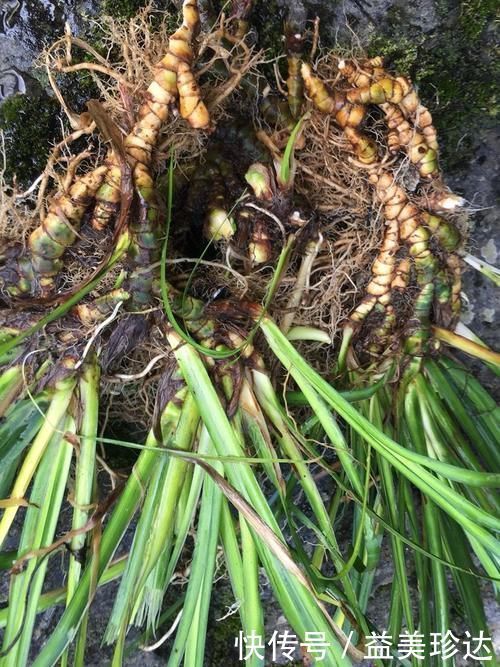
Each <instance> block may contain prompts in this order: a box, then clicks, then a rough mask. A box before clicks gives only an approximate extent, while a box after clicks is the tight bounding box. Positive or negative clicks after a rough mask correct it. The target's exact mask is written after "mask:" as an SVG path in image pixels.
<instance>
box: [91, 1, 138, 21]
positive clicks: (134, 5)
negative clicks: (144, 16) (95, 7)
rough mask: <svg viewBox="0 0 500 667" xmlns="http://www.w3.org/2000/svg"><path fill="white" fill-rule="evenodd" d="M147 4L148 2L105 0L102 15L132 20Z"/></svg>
mask: <svg viewBox="0 0 500 667" xmlns="http://www.w3.org/2000/svg"><path fill="white" fill-rule="evenodd" d="M146 4H147V0H104V2H103V3H102V13H103V14H109V16H116V17H117V18H118V17H123V18H131V17H132V16H134V14H137V12H138V11H139V9H141V8H142V7H144V6H145V5H146Z"/></svg>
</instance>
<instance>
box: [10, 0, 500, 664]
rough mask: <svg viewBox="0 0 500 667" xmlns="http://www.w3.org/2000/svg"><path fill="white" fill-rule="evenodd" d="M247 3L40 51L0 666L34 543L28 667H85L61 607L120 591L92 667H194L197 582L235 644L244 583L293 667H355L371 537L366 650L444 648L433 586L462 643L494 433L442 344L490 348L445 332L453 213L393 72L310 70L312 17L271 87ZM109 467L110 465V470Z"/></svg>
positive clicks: (473, 389)
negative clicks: (47, 619) (267, 610)
mask: <svg viewBox="0 0 500 667" xmlns="http://www.w3.org/2000/svg"><path fill="white" fill-rule="evenodd" d="M251 10H252V3H251V2H242V1H240V0H236V1H235V2H234V3H232V4H231V6H230V7H229V8H228V10H227V14H221V15H220V16H219V17H218V18H217V19H216V20H215V21H214V22H213V23H212V24H211V25H210V26H209V27H206V28H205V27H204V28H203V29H202V30H201V31H200V16H199V11H198V5H197V2H196V0H185V1H184V3H183V6H182V20H181V22H180V24H179V25H178V27H175V28H172V25H171V24H172V17H171V16H170V15H164V16H163V15H162V16H161V17H160V18H159V22H158V20H155V22H154V24H153V23H151V21H150V17H151V12H152V11H153V10H152V8H151V6H147V7H146V8H145V9H144V10H142V11H141V12H139V14H138V15H137V16H135V17H133V18H131V19H130V20H126V19H116V18H112V19H109V18H108V19H103V25H104V26H105V34H106V35H107V37H106V38H105V39H106V40H107V41H106V44H107V47H108V48H107V54H108V55H107V56H104V55H102V53H101V52H98V51H97V50H95V49H94V48H93V47H92V46H91V45H90V44H88V43H87V42H85V41H84V40H82V39H80V38H79V37H76V36H74V35H72V34H71V33H70V32H69V30H68V31H67V32H66V34H65V35H64V36H63V37H61V38H60V39H59V40H57V41H56V42H55V43H54V44H53V45H51V46H50V47H48V48H47V49H46V51H45V53H44V55H43V58H42V59H43V60H44V62H45V66H46V69H47V75H48V78H49V81H50V84H51V85H52V88H53V90H54V93H55V95H56V97H57V99H58V101H59V103H60V105H61V108H62V110H63V113H64V114H65V115H66V118H67V123H68V129H67V132H66V134H65V136H64V137H63V138H62V139H61V140H60V142H59V143H57V144H55V146H54V147H53V148H52V151H51V153H50V155H49V157H48V160H47V164H46V166H45V168H44V169H43V170H42V171H41V173H40V175H39V176H38V178H37V179H36V180H35V182H34V184H33V185H32V186H31V187H30V188H28V190H26V191H25V192H20V191H18V190H17V189H16V187H12V186H10V189H7V191H6V193H5V194H4V195H3V197H4V199H3V202H7V204H6V205H3V206H2V209H1V210H0V213H1V215H2V216H3V217H2V221H4V222H2V223H1V225H0V230H7V229H10V228H11V227H12V226H14V227H15V231H14V232H13V233H9V234H6V235H5V236H6V237H8V241H9V242H8V243H7V242H5V243H4V244H3V245H2V248H1V250H0V300H1V310H0V418H1V421H0V455H1V456H2V461H3V464H4V465H3V467H2V470H1V472H0V496H1V497H2V498H4V500H2V503H3V504H2V506H1V508H2V510H3V513H2V516H1V518H0V544H2V545H3V544H5V543H6V540H7V539H8V537H9V536H10V533H11V530H12V526H13V524H14V521H15V520H16V518H17V516H18V512H19V509H20V508H21V507H23V508H24V507H25V508H26V514H25V518H24V522H23V526H22V532H21V536H20V539H19V544H18V545H17V549H16V553H15V555H14V556H12V557H11V567H10V575H11V585H10V590H9V598H8V601H7V605H6V608H5V609H4V610H3V611H2V612H0V619H1V618H3V621H2V622H3V627H4V628H5V630H4V638H3V647H2V660H5V661H6V664H16V665H24V664H27V662H28V658H29V655H30V647H31V644H32V639H33V635H34V631H35V625H36V616H37V613H38V611H39V610H40V609H41V608H42V607H43V604H45V600H46V598H45V597H43V596H42V590H43V585H44V582H45V577H46V574H47V568H48V565H49V562H51V559H52V558H53V557H54V555H55V554H57V553H59V552H60V551H62V550H63V549H64V550H65V552H66V557H65V567H66V571H67V575H66V579H65V589H64V591H63V592H62V593H58V594H57V595H55V594H54V596H53V597H52V598H50V599H51V600H52V602H53V603H54V604H62V605H63V606H64V611H63V613H62V616H61V618H60V620H59V622H58V624H57V626H56V628H55V629H54V630H53V632H52V633H51V635H50V637H49V638H48V640H47V642H46V643H45V645H44V647H43V648H42V649H41V651H40V653H39V654H38V656H36V657H35V659H34V662H33V664H34V665H35V666H41V665H47V664H54V663H55V662H56V661H58V660H61V661H62V664H68V663H69V661H70V658H71V659H74V662H75V664H84V660H85V641H86V624H87V620H88V616H87V614H88V606H89V603H90V602H91V601H92V598H93V596H94V594H95V592H96V589H97V587H98V586H100V585H104V584H105V583H106V582H108V581H111V580H113V579H118V578H119V579H120V583H119V587H118V590H117V593H116V597H115V600H114V605H113V609H112V611H111V614H110V616H109V618H108V619H107V623H106V628H105V631H104V637H103V639H104V642H105V643H106V644H107V645H111V646H112V647H113V649H112V650H113V664H115V665H119V664H122V663H123V660H124V656H125V654H126V652H127V651H128V650H129V648H130V646H129V642H130V640H129V632H130V630H131V628H132V627H133V626H138V627H140V628H142V629H143V632H144V635H143V637H142V640H141V645H145V644H147V643H148V642H151V637H152V636H155V637H156V636H157V635H158V636H159V637H161V638H158V639H157V641H156V643H155V644H154V647H159V646H160V645H161V644H165V645H166V646H167V647H168V648H167V650H168V656H169V658H168V660H169V662H168V664H169V665H178V664H181V663H183V664H185V665H196V666H199V667H201V666H202V665H203V664H205V662H204V661H205V656H206V655H207V648H206V638H207V634H208V630H207V627H208V619H209V609H210V601H211V596H212V589H213V584H214V578H215V577H216V573H217V572H218V571H219V570H220V568H221V567H222V563H223V564H224V565H223V567H224V568H225V572H226V573H227V577H228V579H229V582H230V586H231V589H232V593H233V595H234V600H235V602H234V605H235V607H234V611H235V612H236V611H237V613H238V615H239V623H240V627H241V628H242V636H244V637H251V636H253V637H255V636H257V637H263V636H264V608H263V601H262V598H261V581H262V576H264V575H265V577H266V579H267V581H268V582H269V585H270V586H271V588H272V592H273V595H274V597H275V599H276V601H277V603H278V605H279V607H280V609H282V611H283V614H284V615H285V617H286V619H287V622H288V623H289V624H290V626H291V628H292V629H293V632H294V633H295V636H296V637H297V638H298V639H297V652H296V656H295V657H297V658H298V657H300V656H301V657H302V658H303V660H309V661H314V662H316V663H318V664H321V663H323V664H327V665H346V666H347V665H349V664H352V663H355V662H359V661H360V660H361V659H362V658H363V655H364V651H365V648H366V646H367V642H368V641H369V640H370V637H371V636H372V633H373V625H372V624H371V622H370V620H369V619H370V605H371V599H370V592H371V591H372V588H373V583H374V576H375V573H376V571H377V568H378V567H379V564H380V561H381V558H382V554H383V547H384V545H388V551H389V553H390V558H391V562H392V566H393V569H394V579H393V581H392V584H391V609H390V613H389V614H388V619H387V624H388V634H389V635H390V636H391V637H395V638H396V637H398V636H399V635H401V634H404V633H415V632H416V631H419V632H420V633H421V636H422V638H423V640H424V641H425V642H427V644H428V645H429V646H430V642H431V637H432V633H436V632H438V633H441V634H442V635H443V636H444V635H445V634H446V633H447V632H448V630H449V628H450V617H449V607H450V599H451V589H450V586H449V583H448V580H449V579H453V585H454V587H455V589H456V591H457V592H458V595H459V596H460V600H461V604H462V605H463V616H464V619H465V621H466V623H467V625H468V627H469V628H470V630H471V632H474V633H475V635H479V633H481V632H483V633H484V632H486V631H487V623H486V618H485V612H484V607H483V603H482V599H481V589H480V586H479V581H480V580H481V579H483V580H487V581H490V582H491V581H496V580H497V579H498V575H499V573H498V558H499V556H500V549H499V544H498V541H497V537H496V535H497V532H498V529H499V528H500V524H499V522H498V509H499V508H498V497H497V495H495V489H496V488H498V486H499V485H500V475H499V472H498V469H499V463H500V461H499V456H498V450H497V442H498V424H497V422H496V421H495V405H494V403H493V401H492V399H491V397H490V396H489V395H488V394H487V392H486V391H485V390H484V389H483V388H482V386H481V385H480V384H479V382H478V381H477V380H476V379H475V378H474V377H472V376H470V374H469V373H468V372H467V370H466V369H465V368H464V367H463V366H461V365H460V364H459V363H458V362H457V361H456V360H455V358H454V357H453V354H452V349H453V348H458V349H461V350H462V351H465V352H467V353H469V354H470V355H472V356H476V357H479V358H482V359H483V360H484V361H485V362H486V363H488V364H490V365H491V366H492V367H494V368H496V369H497V368H498V365H499V363H500V357H499V355H498V354H497V353H496V352H494V351H493V350H490V349H489V348H487V347H486V346H484V345H483V344H482V343H480V342H477V341H472V340H471V339H470V338H465V337H463V336H462V335H461V334H460V333H458V332H457V330H456V329H457V325H458V322H459V317H460V309H461V270H462V254H463V251H462V244H463V238H464V231H465V230H464V225H463V222H462V219H463V212H461V211H462V210H463V209H464V205H465V202H464V201H463V199H462V198H461V197H459V196H457V195H455V194H454V193H452V192H451V191H450V190H449V188H448V187H447V186H446V184H445V181H444V177H443V174H442V172H441V169H440V165H439V145H438V136H437V130H436V128H435V126H434V122H433V119H432V116H431V113H430V111H429V109H428V108H427V107H426V106H425V105H424V103H423V102H422V100H421V98H420V96H419V94H418V92H417V90H416V88H415V86H414V84H413V83H412V81H411V80H410V79H409V78H408V77H406V76H402V75H400V74H398V73H396V72H393V71H392V70H391V69H389V68H388V67H387V66H386V64H385V63H384V61H383V59H382V58H381V57H378V56H377V57H372V58H368V57H366V56H359V57H350V58H348V57H346V54H341V53H337V52H334V51H328V52H325V51H323V52H320V53H319V54H318V53H317V24H316V30H313V31H312V32H310V31H308V30H307V26H306V25H305V23H304V22H302V20H301V18H300V17H297V16H295V15H293V16H292V15H290V16H288V17H287V21H286V23H285V26H284V41H283V49H284V57H283V60H284V61H285V62H286V75H285V76H284V75H283V74H280V72H279V69H278V68H273V69H272V71H273V73H274V72H276V77H275V78H274V80H273V79H272V78H270V76H269V73H270V68H269V67H268V65H269V63H268V62H266V56H265V54H264V53H262V52H261V51H260V50H259V48H258V46H259V45H258V44H255V43H254V39H253V36H252V31H251V25H250V21H251V16H252V14H251ZM156 18H157V19H158V17H156ZM302 18H303V17H302ZM82 53H84V54H85V56H84V57H83V58H79V57H78V55H80V56H81V55H82ZM81 71H86V72H90V74H91V76H92V77H93V78H94V80H95V84H96V86H97V87H98V89H99V91H100V99H98V100H97V99H93V100H89V101H88V103H87V108H86V110H83V111H80V112H79V113H76V112H75V111H74V110H73V109H72V108H71V107H70V106H69V105H68V103H67V100H66V99H65V97H64V94H63V92H61V91H62V90H63V88H62V86H61V77H64V76H71V75H73V74H75V73H79V72H81ZM82 141H83V142H84V145H83V146H82ZM23 218H24V219H25V220H26V221H25V222H22V219H23ZM5 220H7V222H5ZM478 266H479V267H480V268H482V269H484V267H482V266H481V265H478ZM110 419H111V420H113V419H115V420H120V421H122V422H124V421H125V422H126V421H127V420H128V421H129V422H130V423H131V425H133V427H134V429H132V426H131V434H130V437H129V439H118V438H116V437H115V438H114V437H110V435H109V433H110V432H109V430H106V424H107V422H108V420H110ZM138 425H139V426H140V427H142V428H143V429H144V430H145V431H146V432H147V436H146V438H145V440H144V441H141V440H140V438H138V437H135V436H136V435H137V429H136V427H137V426H138ZM112 447H129V448H131V449H134V450H137V451H138V454H137V458H136V460H135V462H134V465H133V468H132V470H131V471H129V474H126V475H123V473H121V472H119V471H115V470H112V469H111V467H110V465H109V463H108V462H107V461H106V453H107V452H108V450H109V449H110V448H112ZM100 470H104V471H106V473H107V474H108V475H109V478H110V486H111V491H110V492H109V493H107V495H105V496H104V497H103V496H102V495H101V494H100V492H99V490H98V488H97V485H96V478H97V473H98V471H100ZM320 478H321V479H324V480H326V482H325V486H323V484H322V483H321V484H320V483H319V480H320ZM72 480H74V481H72ZM68 488H71V495H70V502H71V506H72V509H71V513H72V520H71V521H72V523H71V529H70V530H66V532H63V534H62V535H60V536H59V537H56V531H57V526H58V520H59V514H60V512H61V509H62V506H63V500H64V497H65V495H66V494H67V489H68ZM105 517H106V520H104V518H105ZM134 517H135V523H132V522H133V520H134ZM346 520H347V522H348V523H349V533H350V544H349V546H348V548H345V547H344V545H343V544H342V545H341V544H339V537H338V536H339V527H340V526H341V525H345V522H346ZM130 526H133V529H132V532H133V540H132V543H131V545H130V548H129V552H128V554H127V557H126V558H117V557H116V552H117V548H118V547H119V545H120V542H121V539H122V537H123V535H124V533H125V532H126V531H127V529H128V528H129V527H130ZM412 579H414V580H416V582H417V588H416V591H415V590H414V589H413V588H412V586H411V584H410V582H411V580H412ZM179 580H181V581H182V584H183V585H182V587H181V593H180V594H179V595H176V596H175V600H174V602H173V603H172V604H171V605H169V606H167V607H165V600H171V597H172V591H173V590H174V588H173V587H176V586H177V585H178V582H179ZM175 590H176V591H177V590H178V589H177V588H175ZM2 614H3V616H2ZM312 629H314V632H317V633H321V636H322V637H323V640H324V647H323V648H324V655H323V656H318V651H317V647H315V646H314V645H313V644H311V641H310V633H311V631H312ZM160 633H161V634H160ZM308 640H309V641H308ZM70 644H71V645H72V646H71V647H70ZM299 644H300V647H299ZM150 648H151V647H150ZM489 650H490V649H489V647H488V645H486V644H485V645H483V646H481V647H480V651H481V655H482V656H483V657H487V656H488V651H489ZM73 652H74V653H73ZM391 652H392V654H393V656H394V657H395V659H403V660H404V659H405V656H404V651H403V650H402V649H401V647H399V646H397V645H393V646H392V647H391ZM73 655H74V658H72V656H73ZM268 662H269V661H267V662H266V659H265V658H264V657H262V658H259V657H256V659H255V661H251V664H255V665H263V664H268ZM249 664H250V663H249Z"/></svg>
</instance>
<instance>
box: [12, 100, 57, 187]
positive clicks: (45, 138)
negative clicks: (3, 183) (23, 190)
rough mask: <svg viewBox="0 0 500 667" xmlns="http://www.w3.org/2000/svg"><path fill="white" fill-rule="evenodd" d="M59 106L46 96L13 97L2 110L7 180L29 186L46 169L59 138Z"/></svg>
mask: <svg viewBox="0 0 500 667" xmlns="http://www.w3.org/2000/svg"><path fill="white" fill-rule="evenodd" d="M59 116H60V109H59V105H58V103H57V102H56V100H54V99H53V98H51V97H49V96H48V95H46V94H45V93H41V94H39V95H36V96H32V97H30V96H27V95H13V96H12V97H10V98H8V99H7V100H6V101H5V102H4V103H3V104H2V106H1V107H0V129H2V130H3V132H4V136H5V152H6V168H5V178H6V179H7V180H8V181H10V182H12V180H13V179H14V178H16V180H17V183H18V184H19V185H20V186H21V187H26V186H28V185H29V184H30V183H31V182H32V181H33V180H34V179H35V178H36V177H37V176H38V175H39V174H40V173H41V172H42V171H43V169H44V167H45V163H46V160H47V156H48V154H49V151H50V147H51V146H52V145H53V144H54V143H55V142H56V141H57V140H58V139H59V136H60V132H61V124H60V120H59Z"/></svg>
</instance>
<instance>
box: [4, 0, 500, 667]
mask: <svg viewBox="0 0 500 667" xmlns="http://www.w3.org/2000/svg"><path fill="white" fill-rule="evenodd" d="M138 4H139V1H138V0H107V2H106V0H105V2H99V1H96V0H69V1H68V2H63V1H62V0H54V1H51V0H0V102H1V100H2V99H4V98H7V97H8V96H10V95H12V94H13V93H15V92H18V91H20V92H26V93H27V94H28V95H37V94H38V93H39V92H40V90H41V89H43V86H44V82H43V78H42V79H40V75H39V73H38V72H37V71H35V70H34V69H33V61H34V58H35V57H36V54H37V53H38V51H39V50H40V48H41V46H42V44H43V43H45V42H48V41H50V40H51V39H52V38H53V37H55V36H56V35H58V34H60V33H61V32H62V30H63V26H64V22H65V21H69V23H70V25H71V26H72V28H73V30H75V31H78V30H80V29H82V27H83V26H84V25H85V19H84V18H83V14H84V13H88V14H91V15H95V14H98V13H99V12H100V11H102V9H103V5H107V7H108V8H113V9H115V10H116V9H118V10H120V9H123V8H125V11H129V10H130V9H133V8H134V6H137V5H138ZM158 4H159V5H162V4H163V5H166V3H161V2H159V3H158ZM493 6H494V5H493V3H492V2H491V1H490V0H467V1H465V2H455V1H453V0H414V1H413V2H411V3H406V2H404V1H403V0H345V1H344V2H332V1H331V0H304V1H303V2H302V1H295V0H294V1H291V2H288V1H287V0H269V1H268V2H263V1H262V0H261V1H260V2H258V3H257V9H258V11H257V16H258V17H259V18H260V19H261V24H260V30H261V31H262V32H265V33H266V34H267V38H268V39H272V36H273V34H274V36H277V35H278V34H279V31H280V27H279V26H280V18H281V17H282V16H283V15H284V10H285V9H289V10H290V11H291V12H292V13H294V14H295V15H298V16H301V15H307V16H308V17H309V18H313V17H314V16H316V15H317V16H319V17H320V18H321V31H322V39H323V43H325V44H332V43H333V42H334V41H335V40H336V39H340V40H343V41H345V40H347V41H348V42H350V43H353V42H354V43H356V42H359V44H361V45H363V46H366V47H367V48H368V49H369V50H372V51H373V52H374V53H376V52H378V51H381V52H382V53H384V54H387V55H389V57H390V58H392V59H393V61H394V62H395V63H396V65H399V67H400V69H402V71H403V73H409V74H411V75H412V76H413V77H414V79H415V81H417V82H418V83H419V84H420V85H421V91H422V94H423V95H424V100H425V101H426V103H427V104H428V106H429V107H430V108H431V110H432V112H433V114H434V116H435V119H436V124H437V125H438V129H439V130H440V142H441V145H442V147H443V155H444V158H445V165H444V166H445V169H446V173H447V180H448V183H449V185H450V186H451V187H452V188H453V189H454V191H455V192H457V193H458V194H461V195H463V196H464V197H465V198H466V199H467V200H468V201H469V202H470V203H471V206H472V207H473V209H474V211H475V212H474V215H473V216H472V219H471V233H470V240H469V247H470V252H471V253H473V254H475V255H476V256H478V257H480V258H483V259H485V260H486V261H488V262H490V263H492V264H495V263H496V262H497V261H498V255H499V253H500V239H499V236H498V226H497V225H496V222H497V220H498V205H499V188H500V167H499V163H498V161H497V155H498V154H499V148H500V136H499V133H498V131H497V130H495V117H496V114H497V113H498V97H496V98H495V95H496V96H498V87H496V88H495V75H498V69H496V70H495V68H494V65H492V58H494V49H493V45H494V43H495V32H494V30H495V29H494V22H493V19H492V11H491V9H492V7H493ZM256 25H257V27H258V29H259V24H258V23H257V24H256ZM270 26H272V29H271V28H270ZM273 30H274V32H273ZM467 40H469V41H467ZM497 83H498V79H497ZM450 91H451V92H450ZM485 91H486V92H488V91H492V93H491V95H489V93H488V95H489V97H488V96H487V95H486V94H485ZM495 91H496V92H495ZM452 93H453V95H454V97H453V99H452V98H451V97H450V95H451V94H452ZM463 292H464V297H465V300H466V302H467V304H468V305H467V307H466V309H465V312H464V315H463V320H464V322H465V323H466V324H467V325H468V326H469V327H470V328H471V329H473V330H474V332H475V333H476V334H477V335H479V336H480V337H481V338H482V339H483V340H484V341H485V342H486V343H488V344H489V345H491V346H496V347H498V336H497V328H498V320H497V312H498V310H499V309H500V297H499V294H498V291H495V289H494V287H493V285H492V283H490V282H489V281H488V280H487V279H486V278H484V277H483V276H482V275H481V274H479V273H477V272H475V271H473V270H472V269H469V270H467V271H466V272H465V277H464V289H463ZM468 363H469V364H470V365H471V366H472V367H473V368H474V370H475V371H476V372H479V373H480V375H481V378H482V380H483V382H485V383H486V384H487V385H489V386H490V387H491V388H492V389H493V390H495V385H494V379H493V376H491V375H490V374H488V372H487V371H485V370H484V369H483V368H482V367H479V365H477V364H474V363H472V362H470V360H469V361H468ZM496 390H497V392H498V388H496ZM126 542H127V540H125V543H126ZM56 569H57V568H56ZM57 574H58V573H57V572H55V573H54V577H55V580H56V579H57ZM391 576H392V573H391V572H390V571H388V570H387V569H384V568H382V570H381V572H380V573H379V575H378V579H377V586H376V588H375V592H376V596H377V600H378V611H377V612H376V616H377V619H376V620H377V622H378V623H379V624H380V625H381V627H383V620H384V615H385V613H386V610H387V603H388V598H387V590H388V586H389V583H390V580H391ZM114 589H115V587H114V586H113V585H110V586H108V587H107V588H106V589H105V590H104V591H101V592H99V593H98V595H97V599H96V601H95V603H94V605H93V608H92V614H91V622H90V625H89V641H88V652H87V664H88V665H89V666H95V667H97V666H100V665H104V664H107V663H108V661H109V657H110V656H109V652H108V651H107V650H106V649H103V648H102V647H101V646H100V641H101V632H102V628H103V623H104V620H103V619H106V618H107V616H108V614H109V611H110V609H111V605H112V599H113V592H114ZM218 591H219V592H218V598H217V596H216V599H218V602H217V603H216V604H218V605H219V607H220V609H217V610H216V612H215V613H214V618H220V617H222V616H223V615H224V614H225V612H226V611H227V610H226V609H225V605H224V600H225V598H226V596H227V594H228V592H227V589H226V588H225V586H224V584H223V583H222V584H219V586H218ZM5 592H6V582H3V584H0V596H1V597H2V598H3V597H4V594H5ZM485 595H486V596H487V607H488V614H489V618H490V621H491V626H492V630H495V631H496V633H497V634H500V617H499V613H498V608H497V607H496V605H495V602H494V600H493V599H492V597H491V595H490V593H489V592H488V591H485ZM269 607H270V613H269V622H268V627H269V628H270V633H269V634H271V632H272V631H273V629H276V628H280V627H281V625H282V624H283V620H284V619H282V618H280V617H279V613H278V612H277V610H275V609H274V608H273V607H272V605H269ZM219 611H220V613H219ZM57 616H58V612H57V611H49V612H46V613H45V614H42V615H41V616H40V618H39V621H40V622H39V625H38V630H37V642H40V644H41V643H43V638H44V636H46V633H47V631H49V630H50V628H52V627H53V626H54V623H55V622H56V620H57ZM233 625H234V624H233ZM223 626H224V627H225V628H226V629H225V631H224V632H225V633H226V635H227V648H228V655H227V656H225V657H224V663H225V664H226V665H227V666H228V667H229V666H230V665H231V664H241V663H237V661H235V660H234V661H233V657H234V654H232V653H229V650H230V643H231V636H232V637H234V636H235V634H236V632H234V633H233V634H232V635H231V631H229V629H228V628H229V626H228V622H227V621H225V622H224V623H223V624H219V625H217V629H216V631H215V633H219V634H220V629H221V628H222V627H223ZM234 627H237V624H236V625H234ZM215 633H214V634H215ZM164 662H165V658H164V656H162V655H161V652H160V655H157V654H155V653H144V652H142V653H140V654H139V655H136V656H133V657H131V658H128V659H127V660H126V663H125V664H127V665H156V664H164ZM221 662H222V658H221V656H220V654H219V656H218V657H215V656H214V658H213V660H212V661H211V662H210V664H213V665H219V664H221ZM207 664H208V663H207Z"/></svg>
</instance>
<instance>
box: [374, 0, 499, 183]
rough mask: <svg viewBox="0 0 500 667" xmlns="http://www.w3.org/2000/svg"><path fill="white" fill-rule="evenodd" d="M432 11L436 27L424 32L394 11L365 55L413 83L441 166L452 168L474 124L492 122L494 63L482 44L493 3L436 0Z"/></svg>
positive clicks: (468, 146) (467, 147)
mask: <svg viewBox="0 0 500 667" xmlns="http://www.w3.org/2000/svg"><path fill="white" fill-rule="evenodd" d="M437 10H438V13H439V14H440V18H441V21H440V26H439V28H438V29H437V30H435V31H434V32H433V33H430V34H422V32H420V31H418V30H416V29H415V28H412V27H411V26H410V25H409V23H408V22H406V21H405V16H404V9H396V10H394V11H393V12H392V14H391V15H388V19H387V24H386V25H387V27H386V29H385V34H382V35H378V36H377V37H375V39H374V40H373V41H372V42H371V44H370V47H369V53H370V55H375V54H378V53H380V54H382V55H384V56H385V57H386V59H387V61H388V62H389V64H390V65H391V66H392V68H393V69H394V70H395V71H399V72H401V73H403V74H408V75H410V76H411V77H412V79H413V80H414V81H415V83H416V84H417V85H418V86H419V89H420V93H421V97H422V99H423V101H424V103H425V104H426V105H427V106H429V108H430V110H431V111H432V113H433V117H434V121H435V124H436V127H437V129H438V132H439V134H440V139H441V141H440V145H441V161H442V164H443V167H444V168H445V169H449V170H453V169H456V168H459V167H460V166H461V165H462V164H463V162H464V160H467V159H469V158H470V156H471V150H472V148H473V145H474V138H475V135H476V136H477V131H478V127H488V126H489V125H492V124H493V123H494V119H495V118H496V117H497V116H498V113H499V101H498V97H497V96H498V91H497V86H496V84H495V80H497V79H498V75H499V73H500V67H499V64H498V60H497V61H495V59H494V54H493V53H492V51H493V47H492V48H491V49H488V48H487V41H488V35H487V30H488V29H489V26H490V25H492V23H493V20H494V12H495V2H494V1H492V0H465V1H464V2H462V3H461V4H460V5H459V7H458V8H457V7H456V4H455V3H454V2H453V0H440V1H439V2H438V4H437ZM405 26H406V27H405ZM492 41H493V40H492Z"/></svg>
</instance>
